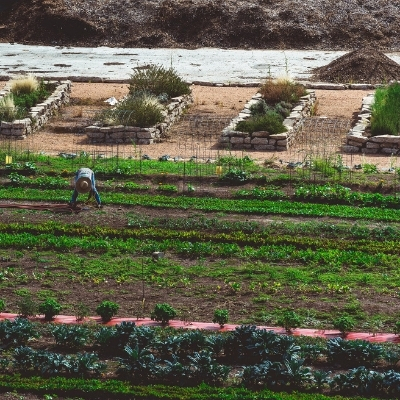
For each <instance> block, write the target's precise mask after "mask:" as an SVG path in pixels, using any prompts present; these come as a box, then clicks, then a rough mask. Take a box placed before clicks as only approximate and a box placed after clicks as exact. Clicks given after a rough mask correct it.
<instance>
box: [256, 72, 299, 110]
mask: <svg viewBox="0 0 400 400" xmlns="http://www.w3.org/2000/svg"><path fill="white" fill-rule="evenodd" d="M259 92H260V93H261V96H262V98H263V99H264V100H265V102H266V103H267V104H270V105H275V104H277V103H279V102H281V101H285V102H287V103H295V102H297V101H298V100H299V98H300V97H301V96H304V95H305V94H306V90H305V87H304V86H303V85H300V84H298V83H294V82H293V81H291V80H290V79H289V78H280V79H277V80H272V79H268V80H267V81H266V82H265V83H264V84H263V85H262V86H261V88H260V90H259Z"/></svg>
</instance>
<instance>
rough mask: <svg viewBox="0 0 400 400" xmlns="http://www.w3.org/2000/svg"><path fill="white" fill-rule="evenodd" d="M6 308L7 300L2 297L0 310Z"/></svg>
mask: <svg viewBox="0 0 400 400" xmlns="http://www.w3.org/2000/svg"><path fill="white" fill-rule="evenodd" d="M5 309H6V302H5V301H4V300H3V299H0V312H3V311H4V310H5Z"/></svg>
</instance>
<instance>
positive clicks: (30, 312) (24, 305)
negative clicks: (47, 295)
mask: <svg viewBox="0 0 400 400" xmlns="http://www.w3.org/2000/svg"><path fill="white" fill-rule="evenodd" d="M17 307H18V314H19V316H20V317H23V318H28V317H34V316H36V313H37V304H36V302H35V301H34V300H33V299H32V295H31V294H29V293H28V294H25V295H23V296H21V298H20V299H19V300H18V301H17Z"/></svg>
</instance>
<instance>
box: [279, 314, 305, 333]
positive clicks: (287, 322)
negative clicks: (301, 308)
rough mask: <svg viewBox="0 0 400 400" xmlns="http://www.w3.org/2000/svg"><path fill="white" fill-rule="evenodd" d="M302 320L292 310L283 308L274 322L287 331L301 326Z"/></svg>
mask: <svg viewBox="0 0 400 400" xmlns="http://www.w3.org/2000/svg"><path fill="white" fill-rule="evenodd" d="M302 321H303V319H302V318H301V316H300V315H298V314H297V313H296V312H295V311H293V310H284V311H282V312H280V313H279V315H278V317H277V319H276V323H277V324H278V325H279V326H283V328H285V330H286V332H288V333H290V332H292V331H293V329H296V328H298V327H299V326H301V324H302Z"/></svg>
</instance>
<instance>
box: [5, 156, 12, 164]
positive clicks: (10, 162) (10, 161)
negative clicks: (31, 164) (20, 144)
mask: <svg viewBox="0 0 400 400" xmlns="http://www.w3.org/2000/svg"><path fill="white" fill-rule="evenodd" d="M6 164H12V156H6Z"/></svg>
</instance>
